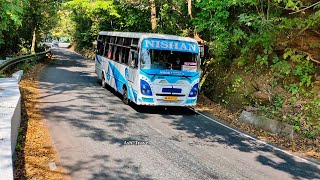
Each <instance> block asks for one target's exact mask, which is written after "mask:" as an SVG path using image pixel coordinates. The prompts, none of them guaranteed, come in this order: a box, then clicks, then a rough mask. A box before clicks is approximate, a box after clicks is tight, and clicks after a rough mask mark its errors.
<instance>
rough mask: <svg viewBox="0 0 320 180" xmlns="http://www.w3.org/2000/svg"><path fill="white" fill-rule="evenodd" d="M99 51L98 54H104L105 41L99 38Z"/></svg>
mask: <svg viewBox="0 0 320 180" xmlns="http://www.w3.org/2000/svg"><path fill="white" fill-rule="evenodd" d="M97 53H98V55H102V54H103V42H102V40H98V41H97Z"/></svg>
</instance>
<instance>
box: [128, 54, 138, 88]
mask: <svg viewBox="0 0 320 180" xmlns="http://www.w3.org/2000/svg"><path fill="white" fill-rule="evenodd" d="M126 76H127V79H128V81H129V84H130V85H131V86H133V84H137V83H136V82H135V81H136V79H137V76H138V51H137V50H132V49H131V50H130V54H129V68H128V74H126Z"/></svg>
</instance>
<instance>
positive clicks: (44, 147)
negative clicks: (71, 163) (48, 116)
mask: <svg viewBox="0 0 320 180" xmlns="http://www.w3.org/2000/svg"><path fill="white" fill-rule="evenodd" d="M49 62H50V61H49V60H45V61H44V62H42V63H38V64H36V63H34V62H31V63H30V62H29V63H23V64H21V65H18V66H17V67H19V68H22V69H24V71H25V72H24V76H23V78H22V80H21V81H20V91H21V95H22V99H21V104H22V107H21V108H22V109H21V110H22V120H21V125H20V129H19V136H18V142H17V146H16V153H17V156H16V160H15V162H14V178H15V179H37V180H38V179H45V180H48V179H54V180H59V179H65V174H64V173H63V170H62V168H60V167H59V166H58V168H57V169H55V170H51V169H50V167H49V162H55V163H57V162H58V158H57V155H56V151H55V149H54V147H53V143H52V140H51V137H50V134H49V131H48V128H47V126H46V124H45V122H44V120H43V115H42V113H41V112H40V109H39V100H38V99H39V88H38V87H39V82H38V79H39V74H40V72H41V70H42V69H43V68H44V67H45V66H46V64H47V63H49Z"/></svg>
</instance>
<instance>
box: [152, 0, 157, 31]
mask: <svg viewBox="0 0 320 180" xmlns="http://www.w3.org/2000/svg"><path fill="white" fill-rule="evenodd" d="M150 5H151V28H152V31H155V30H156V29H157V9H156V3H155V0H150Z"/></svg>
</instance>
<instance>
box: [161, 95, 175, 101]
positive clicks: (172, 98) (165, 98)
mask: <svg viewBox="0 0 320 180" xmlns="http://www.w3.org/2000/svg"><path fill="white" fill-rule="evenodd" d="M164 100H165V101H177V100H178V97H176V96H165V97H164Z"/></svg>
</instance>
